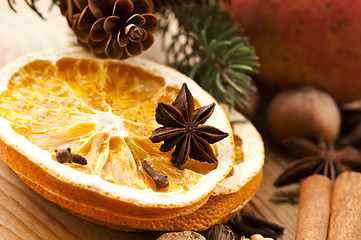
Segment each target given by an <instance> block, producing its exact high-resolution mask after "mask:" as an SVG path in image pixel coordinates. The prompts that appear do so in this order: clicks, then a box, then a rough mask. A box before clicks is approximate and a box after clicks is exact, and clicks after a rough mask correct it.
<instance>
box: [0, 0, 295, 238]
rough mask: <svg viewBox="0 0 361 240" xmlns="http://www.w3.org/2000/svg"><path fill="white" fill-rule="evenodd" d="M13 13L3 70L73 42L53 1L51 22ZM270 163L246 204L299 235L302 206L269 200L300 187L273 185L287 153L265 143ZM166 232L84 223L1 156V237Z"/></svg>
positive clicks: (1, 26)
mask: <svg viewBox="0 0 361 240" xmlns="http://www.w3.org/2000/svg"><path fill="white" fill-rule="evenodd" d="M17 2H18V5H17V11H18V13H17V14H16V13H14V12H12V11H11V10H10V8H9V7H8V5H7V3H6V1H2V2H1V3H0V36H1V38H0V53H1V55H0V68H1V67H2V66H3V65H5V64H6V63H7V62H9V61H11V60H13V59H14V58H16V57H18V56H20V55H23V54H26V53H28V52H31V51H36V50H40V49H43V48H47V47H62V46H67V45H69V44H70V43H71V41H73V38H72V37H71V34H70V32H69V29H68V27H67V24H66V22H65V19H64V18H63V17H62V16H61V15H60V13H59V10H58V9H57V7H54V9H53V10H52V11H51V12H48V6H49V3H50V2H51V1H50V0H49V1H44V0H40V1H39V6H40V9H41V10H42V11H43V12H44V15H45V17H46V18H47V21H43V20H41V19H40V18H39V17H38V16H37V15H36V14H34V13H33V12H32V11H31V10H30V9H29V8H28V7H26V6H25V4H23V3H22V1H17ZM159 51H160V47H159V46H157V45H155V46H154V47H152V49H151V50H150V51H149V52H148V53H146V54H144V56H146V57H148V58H151V59H152V58H153V59H154V57H153V56H157V60H160V61H162V59H159V58H158V56H159ZM152 52H157V54H156V55H153V54H152ZM265 146H266V162H265V166H264V180H263V183H262V185H261V188H260V190H259V192H258V193H257V195H256V196H255V197H254V198H253V199H252V201H251V202H250V203H249V204H248V205H247V206H246V207H245V208H246V209H247V210H253V211H254V212H255V213H256V215H258V216H260V217H263V218H265V219H267V220H269V221H272V222H275V223H278V224H281V225H283V226H284V227H285V232H284V234H283V235H281V236H280V237H279V239H282V240H291V239H294V232H295V226H296V216H297V205H291V204H289V203H277V204H276V203H273V202H271V201H269V199H270V198H272V197H275V196H276V195H277V194H280V193H282V192H289V191H292V192H297V191H298V188H299V186H298V185H293V186H290V187H285V188H282V189H276V188H274V187H273V185H272V183H273V181H274V180H275V179H276V177H277V176H278V175H279V174H280V172H281V171H282V162H284V161H285V160H284V157H283V156H282V153H280V152H279V151H277V149H276V148H275V147H273V146H271V142H270V141H265ZM160 234H161V233H157V232H146V233H125V232H120V231H116V230H111V229H108V228H105V227H102V226H99V225H95V224H92V223H89V222H87V221H84V220H82V219H80V218H78V217H75V216H73V215H72V214H70V213H68V212H66V211H65V210H63V209H61V208H60V207H58V206H56V205H55V204H53V203H51V202H49V201H47V200H45V199H43V198H42V197H40V196H39V195H38V194H37V193H35V192H34V191H32V190H31V189H29V188H28V187H27V186H26V185H25V184H24V183H23V182H22V181H21V180H20V179H19V178H18V177H17V175H16V174H15V173H14V172H13V171H12V170H11V169H10V168H9V167H8V166H7V165H6V164H4V163H3V162H2V161H1V160H0V240H2V239H9V240H17V239H47V240H53V239H66V240H72V239H87V240H101V239H107V240H111V239H124V240H138V239H139V240H140V239H142V240H148V239H149V240H151V239H156V238H157V237H158V236H159V235H160Z"/></svg>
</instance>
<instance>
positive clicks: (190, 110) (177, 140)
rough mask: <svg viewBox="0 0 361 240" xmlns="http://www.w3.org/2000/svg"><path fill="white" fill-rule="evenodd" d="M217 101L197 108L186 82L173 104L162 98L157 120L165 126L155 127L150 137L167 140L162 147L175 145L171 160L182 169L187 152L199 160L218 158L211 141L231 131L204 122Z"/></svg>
mask: <svg viewBox="0 0 361 240" xmlns="http://www.w3.org/2000/svg"><path fill="white" fill-rule="evenodd" d="M215 106H216V104H215V103H212V104H209V105H207V106H204V107H201V108H198V109H196V110H195V109H194V99H193V96H192V94H191V92H190V91H189V89H188V87H187V84H185V83H184V84H183V86H182V89H181V90H180V92H179V94H178V96H177V98H176V99H175V100H174V102H173V103H172V105H170V104H167V103H163V102H159V103H158V106H157V108H156V115H155V118H156V121H157V123H159V124H162V125H163V127H160V128H157V129H155V130H154V131H153V132H152V134H151V136H150V140H151V141H152V142H153V143H158V142H161V141H164V143H163V144H162V145H161V147H160V151H162V152H168V151H170V150H172V149H173V147H174V146H175V150H174V152H173V153H172V159H171V162H172V164H173V165H174V166H175V167H177V168H179V169H183V168H184V164H185V163H186V161H187V159H188V156H189V157H191V158H193V159H196V160H198V161H201V162H203V161H206V162H209V163H214V162H217V157H216V156H215V154H214V152H213V150H212V147H211V146H210V143H215V142H218V141H220V140H222V139H223V138H225V137H227V136H228V133H225V132H222V131H221V130H219V129H217V128H215V127H212V126H207V125H202V124H204V123H205V122H206V121H207V120H208V118H209V117H210V116H211V115H212V113H213V111H214V109H215Z"/></svg>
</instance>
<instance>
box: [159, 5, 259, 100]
mask: <svg viewBox="0 0 361 240" xmlns="http://www.w3.org/2000/svg"><path fill="white" fill-rule="evenodd" d="M158 13H159V17H160V30H161V31H162V32H163V35H164V36H165V35H166V33H169V32H171V26H170V25H171V24H172V23H173V20H172V14H174V16H175V18H176V19H177V20H178V31H177V32H176V33H170V34H172V36H171V42H172V43H171V44H170V45H169V46H168V48H167V51H166V53H167V63H168V64H169V65H172V66H174V67H175V68H177V69H178V70H180V71H182V72H184V73H185V74H187V75H188V76H189V77H191V78H193V79H194V80H195V81H196V82H198V84H199V85H200V86H201V87H203V88H204V89H205V90H206V91H208V92H209V93H210V94H212V95H213V96H214V97H215V98H216V99H217V100H218V101H221V102H225V103H227V104H229V105H230V107H243V106H247V105H248V95H247V90H248V89H250V90H256V88H255V87H254V86H253V85H252V79H251V77H250V75H251V74H254V73H257V72H258V68H259V63H258V57H257V56H256V54H255V51H254V48H253V47H252V46H251V45H250V44H249V42H248V38H247V37H244V36H242V31H241V29H240V27H239V26H238V25H237V24H235V23H232V22H231V15H230V14H229V13H228V12H227V11H225V10H223V9H222V8H221V7H220V6H219V5H218V4H217V3H215V2H211V3H209V4H207V5H202V6H200V5H199V6H196V5H189V4H187V3H183V4H181V5H173V6H172V7H171V8H169V7H162V8H160V9H159V12H158Z"/></svg>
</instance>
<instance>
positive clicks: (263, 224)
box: [242, 212, 285, 234]
mask: <svg viewBox="0 0 361 240" xmlns="http://www.w3.org/2000/svg"><path fill="white" fill-rule="evenodd" d="M242 222H244V223H246V224H247V225H250V226H255V227H259V228H267V229H269V230H272V231H274V232H275V233H279V234H281V233H283V231H284V230H285V228H284V227H283V226H280V225H278V224H275V223H272V222H269V221H266V220H265V219H262V218H258V217H256V215H255V214H254V213H253V212H251V213H247V214H242Z"/></svg>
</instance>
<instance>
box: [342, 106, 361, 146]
mask: <svg viewBox="0 0 361 240" xmlns="http://www.w3.org/2000/svg"><path fill="white" fill-rule="evenodd" d="M340 109H341V114H342V131H341V137H340V143H341V144H342V145H349V144H352V145H355V146H357V147H359V146H360V144H361V99H359V100H356V101H352V102H348V103H344V104H341V105H340Z"/></svg>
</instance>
